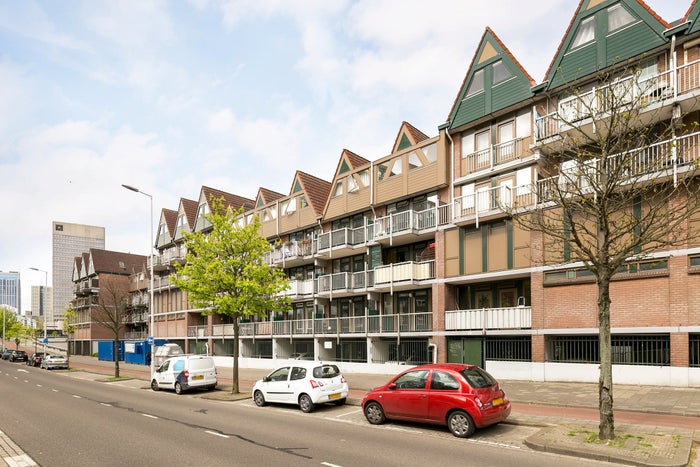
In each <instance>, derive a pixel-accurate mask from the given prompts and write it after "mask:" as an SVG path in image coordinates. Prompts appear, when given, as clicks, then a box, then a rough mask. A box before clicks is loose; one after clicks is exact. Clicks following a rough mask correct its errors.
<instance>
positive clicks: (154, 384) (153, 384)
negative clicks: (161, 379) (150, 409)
mask: <svg viewBox="0 0 700 467" xmlns="http://www.w3.org/2000/svg"><path fill="white" fill-rule="evenodd" d="M151 389H153V390H154V391H158V390H160V388H159V387H158V381H156V380H155V379H154V380H153V381H151Z"/></svg>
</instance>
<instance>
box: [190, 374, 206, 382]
mask: <svg viewBox="0 0 700 467" xmlns="http://www.w3.org/2000/svg"><path fill="white" fill-rule="evenodd" d="M200 379H204V375H194V376H193V377H192V380H193V381H197V380H200Z"/></svg>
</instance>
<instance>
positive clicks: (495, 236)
mask: <svg viewBox="0 0 700 467" xmlns="http://www.w3.org/2000/svg"><path fill="white" fill-rule="evenodd" d="M486 252H487V258H488V270H489V272H491V271H503V270H504V269H507V268H508V238H507V235H506V225H505V224H493V225H491V226H490V228H489V236H488V242H487V248H486Z"/></svg>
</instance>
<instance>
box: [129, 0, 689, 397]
mask: <svg viewBox="0 0 700 467" xmlns="http://www.w3.org/2000/svg"><path fill="white" fill-rule="evenodd" d="M699 16H700V4H696V3H695V2H693V3H692V5H689V9H688V12H687V13H686V15H685V17H683V18H680V19H677V20H675V21H673V22H668V21H666V20H665V19H663V18H660V17H659V16H658V15H657V14H656V13H655V12H653V11H652V10H651V9H650V8H649V7H648V6H647V5H646V4H645V3H644V2H643V1H641V0H581V1H580V2H579V4H578V7H577V9H576V10H575V12H574V14H573V16H572V18H571V22H570V24H569V26H568V29H567V31H566V34H565V35H564V37H563V38H562V40H561V43H560V45H559V48H558V50H557V52H556V54H555V56H554V57H553V58H552V62H551V66H550V68H549V70H548V72H547V75H546V76H545V78H544V80H543V81H542V82H537V81H536V80H535V79H533V77H532V76H530V75H529V74H528V73H527V71H526V70H525V67H524V66H523V65H522V64H521V63H520V62H519V61H518V60H517V58H516V57H515V56H513V54H512V53H511V52H510V50H509V49H508V48H507V46H506V45H505V44H504V43H503V42H502V41H501V40H500V39H499V37H498V35H497V34H496V32H495V31H493V30H491V29H490V28H486V29H485V32H484V34H483V36H482V38H481V41H480V43H479V44H478V46H477V48H476V51H475V53H474V56H473V59H472V61H471V63H470V65H469V67H468V69H467V70H466V74H465V78H464V80H463V82H462V83H461V86H460V87H459V88H458V89H456V97H455V100H454V102H453V103H445V107H446V109H447V110H446V113H447V114H448V118H447V121H446V122H444V123H442V124H440V125H439V126H438V128H437V130H438V131H437V135H435V136H428V135H427V134H425V133H423V132H422V131H421V130H419V129H417V128H415V127H414V126H413V125H411V124H410V123H407V122H402V123H401V124H400V125H399V128H398V131H397V134H396V136H395V137H393V138H391V139H389V141H393V144H392V145H391V146H390V148H389V151H388V152H387V154H384V155H380V156H379V157H376V155H372V156H371V157H367V158H366V157H362V156H360V155H357V154H355V153H353V152H352V151H350V150H347V149H345V150H343V151H342V152H341V154H340V157H339V160H338V164H337V167H336V171H335V173H333V174H330V178H329V180H328V181H326V180H323V179H320V178H317V177H315V176H312V175H309V174H307V173H304V172H301V171H297V172H296V173H295V174H293V178H292V183H291V188H290V190H289V192H288V193H287V194H283V193H277V192H274V191H272V190H268V189H265V188H260V189H259V191H258V193H257V195H256V197H255V199H247V198H244V197H240V196H237V195H232V194H229V193H225V192H222V191H219V190H214V189H211V188H208V187H202V189H201V191H200V196H199V198H198V200H197V201H194V200H187V199H184V198H183V199H182V200H181V202H180V205H179V206H178V208H177V210H169V209H163V211H162V214H161V220H160V225H159V229H158V234H157V239H158V240H157V242H156V248H157V250H158V256H157V257H156V258H155V260H154V261H155V262H154V270H155V271H156V274H157V275H156V277H155V282H156V286H155V290H154V292H155V294H156V297H155V303H154V304H153V312H154V313H155V319H156V326H155V332H154V335H155V336H157V337H158V338H168V339H169V340H170V341H172V342H177V343H179V344H180V345H181V346H183V347H184V348H185V349H186V351H190V352H208V353H213V354H216V355H231V354H232V349H233V343H232V336H233V331H232V326H231V323H229V322H226V319H225V318H223V317H220V316H217V315H214V316H206V315H205V314H203V312H204V311H206V310H198V309H192V308H190V307H189V305H188V302H187V296H186V294H185V293H183V292H181V291H179V290H177V289H175V288H174V287H173V286H172V284H171V283H170V279H169V276H170V275H172V274H174V269H173V267H172V265H173V264H174V262H176V261H181V260H182V258H183V257H184V253H185V252H184V250H183V238H182V232H184V231H187V230H189V231H206V229H207V228H208V227H209V226H208V223H207V222H206V220H205V219H204V218H203V217H202V215H203V214H205V213H206V212H208V206H209V204H210V203H211V201H212V199H213V196H216V197H221V198H224V200H225V203H226V204H227V205H229V206H232V207H234V208H236V209H237V208H240V207H243V208H244V209H245V210H246V212H245V215H244V217H243V219H242V220H241V222H246V220H248V219H250V218H251V217H252V216H257V217H258V218H259V219H260V221H261V223H262V226H261V233H262V235H264V236H265V237H266V238H267V239H268V240H269V241H270V244H271V250H270V252H269V254H268V258H267V260H268V261H269V264H271V265H274V266H276V267H280V268H283V269H284V270H285V272H286V274H287V275H288V277H289V279H290V288H289V289H288V291H287V292H286V293H287V294H288V295H289V297H290V298H291V302H292V303H291V307H290V309H289V310H288V312H286V313H277V314H275V315H273V316H267V317H251V319H250V320H249V321H247V322H243V323H241V326H240V331H241V356H242V357H243V363H242V364H244V365H245V364H249V365H256V364H264V363H263V362H261V361H260V359H263V360H266V361H269V360H274V359H288V358H319V359H324V360H335V361H339V362H343V364H344V365H347V366H357V367H358V368H362V369H363V370H364V371H368V372H371V371H377V372H381V371H391V370H387V369H388V368H393V365H397V366H398V365H405V364H418V363H424V362H429V361H451V362H468V363H476V364H479V365H482V366H484V367H486V368H487V369H488V370H489V371H491V372H493V373H494V374H495V375H496V376H497V377H499V378H504V379H531V380H561V381H567V380H575V381H597V378H598V355H597V339H598V317H597V308H596V303H597V295H596V294H597V292H596V285H595V282H594V280H592V277H591V275H590V273H588V272H587V270H586V268H585V267H584V266H585V265H583V264H581V263H576V262H572V261H570V260H569V259H568V258H567V254H566V245H565V244H563V243H562V244H559V245H551V244H548V243H547V239H546V238H545V236H543V235H542V234H540V233H539V232H538V231H535V230H532V229H528V228H525V227H524V226H523V225H522V224H521V223H518V222H516V221H515V220H514V219H513V217H512V215H513V211H514V206H515V207H517V209H518V210H520V211H524V212H528V211H535V210H537V209H541V208H542V206H543V205H545V204H547V203H552V198H551V196H549V195H548V193H549V191H550V188H551V186H552V184H553V183H554V184H556V183H560V181H561V180H562V176H567V174H570V172H571V170H570V169H571V162H570V161H568V160H566V158H561V160H560V161H559V163H558V164H555V165H554V166H552V165H551V164H549V165H545V164H544V163H543V161H545V160H551V158H548V156H550V155H551V154H553V153H555V152H557V151H560V150H561V147H562V146H561V144H562V141H571V140H572V135H573V133H574V131H575V130H581V131H585V132H589V133H591V132H592V131H593V128H594V121H593V118H592V115H591V114H590V111H591V110H590V109H591V108H594V107H595V108H601V106H603V105H604V102H603V101H601V100H600V99H601V96H603V95H606V92H607V93H608V94H612V91H613V90H614V91H615V92H619V93H621V94H622V95H625V93H627V92H629V93H630V96H632V95H634V97H635V98H637V99H638V100H637V102H643V108H641V109H637V110H638V111H639V112H638V113H639V115H640V116H641V117H640V118H641V119H642V121H645V124H646V125H648V126H650V127H653V126H654V125H655V124H661V123H664V124H667V126H671V127H673V128H676V129H677V131H674V132H673V133H672V137H671V138H669V140H664V141H656V142H654V143H653V144H650V145H649V147H647V146H646V143H645V141H642V140H640V146H639V148H637V149H638V151H639V153H640V154H642V155H643V156H644V160H645V161H649V160H654V161H655V162H654V165H653V167H656V168H659V167H663V171H664V174H671V173H672V174H673V176H677V175H678V174H685V175H686V176H687V174H688V173H689V171H691V170H693V168H697V165H698V164H697V162H698V151H697V149H696V148H697V147H698V146H700V144H699V143H700V140H699V138H700V133H699V132H698V128H697V125H694V124H693V122H696V121H698V109H699V107H698V94H699V91H700V20H699V18H698V17H699ZM612 70H615V73H617V74H614V75H613V78H612V79H611V81H610V82H606V83H603V82H601V72H602V71H609V72H611V71H612ZM625 70H626V72H627V74H625ZM608 76H610V73H608ZM610 83H613V84H610ZM610 86H615V87H614V89H613V88H611V87H610ZM620 90H622V91H620ZM573 91H575V92H573ZM630 102H631V100H630ZM450 104H451V107H449V106H450ZM627 104H629V102H628V103H627ZM630 105H631V104H630ZM586 109H588V110H586ZM645 119H646V120H645ZM684 123H685V124H684ZM679 151H682V153H683V157H678V154H679ZM640 160H641V159H640ZM650 167H652V166H650V165H648V164H647V165H646V166H645V170H647V171H649V170H650ZM630 170H631V171H632V172H634V171H635V170H640V166H635V167H632V168H631V169H630ZM654 177H655V174H654V173H652V174H651V175H650V176H649V180H654ZM645 202H646V201H645ZM547 205H548V206H552V205H551V204H547ZM688 225H689V226H690V227H694V226H695V227H699V226H700V219H698V218H697V216H695V217H693V218H691V219H689V221H688ZM690 230H692V229H690V228H689V231H690ZM699 273H700V238H697V237H692V236H688V237H687V238H686V239H685V242H684V243H683V244H682V245H680V246H676V247H674V248H665V249H659V251H654V252H652V253H651V254H650V255H649V256H648V257H647V258H641V257H638V258H633V259H630V261H629V262H628V263H626V264H625V267H624V268H623V269H621V270H620V271H619V272H618V273H617V274H616V275H615V276H614V277H613V281H612V284H611V297H612V310H611V320H612V345H613V363H614V372H615V381H616V382H618V383H640V384H665V385H681V386H687V385H690V386H700V370H699V369H698V368H700V305H698V303H700V301H698V298H700V275H699ZM135 288H136V289H138V288H139V287H135ZM140 290H141V291H143V289H142V288H141V289H140ZM256 362H257V363H256Z"/></svg>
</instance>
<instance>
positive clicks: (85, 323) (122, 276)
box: [70, 248, 149, 355]
mask: <svg viewBox="0 0 700 467" xmlns="http://www.w3.org/2000/svg"><path fill="white" fill-rule="evenodd" d="M145 268H146V256H143V255H134V254H131V253H122V252H119V251H109V250H104V249H99V248H90V250H89V251H87V252H84V253H82V254H81V255H80V256H76V257H75V258H74V259H73V274H72V280H73V294H74V298H73V300H72V301H71V305H72V307H73V311H74V312H75V320H74V321H73V322H72V324H73V325H74V326H75V332H74V333H73V339H72V341H71V343H70V345H71V346H72V349H71V352H72V353H74V354H76V355H93V354H96V353H97V351H98V341H100V340H114V331H113V330H114V329H117V327H118V328H119V338H120V339H129V338H131V339H134V338H141V337H142V336H145V335H146V332H147V329H148V327H147V326H148V317H149V315H148V312H147V311H145V305H147V302H143V303H138V302H136V301H135V300H134V295H137V292H134V294H132V291H137V290H143V289H144V288H145V289H146V290H147V289H148V286H147V284H148V281H142V282H141V283H140V287H141V288H140V289H138V288H137V287H134V285H133V284H134V283H136V282H135V281H138V279H139V278H143V276H144V274H145V272H144V271H145Z"/></svg>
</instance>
